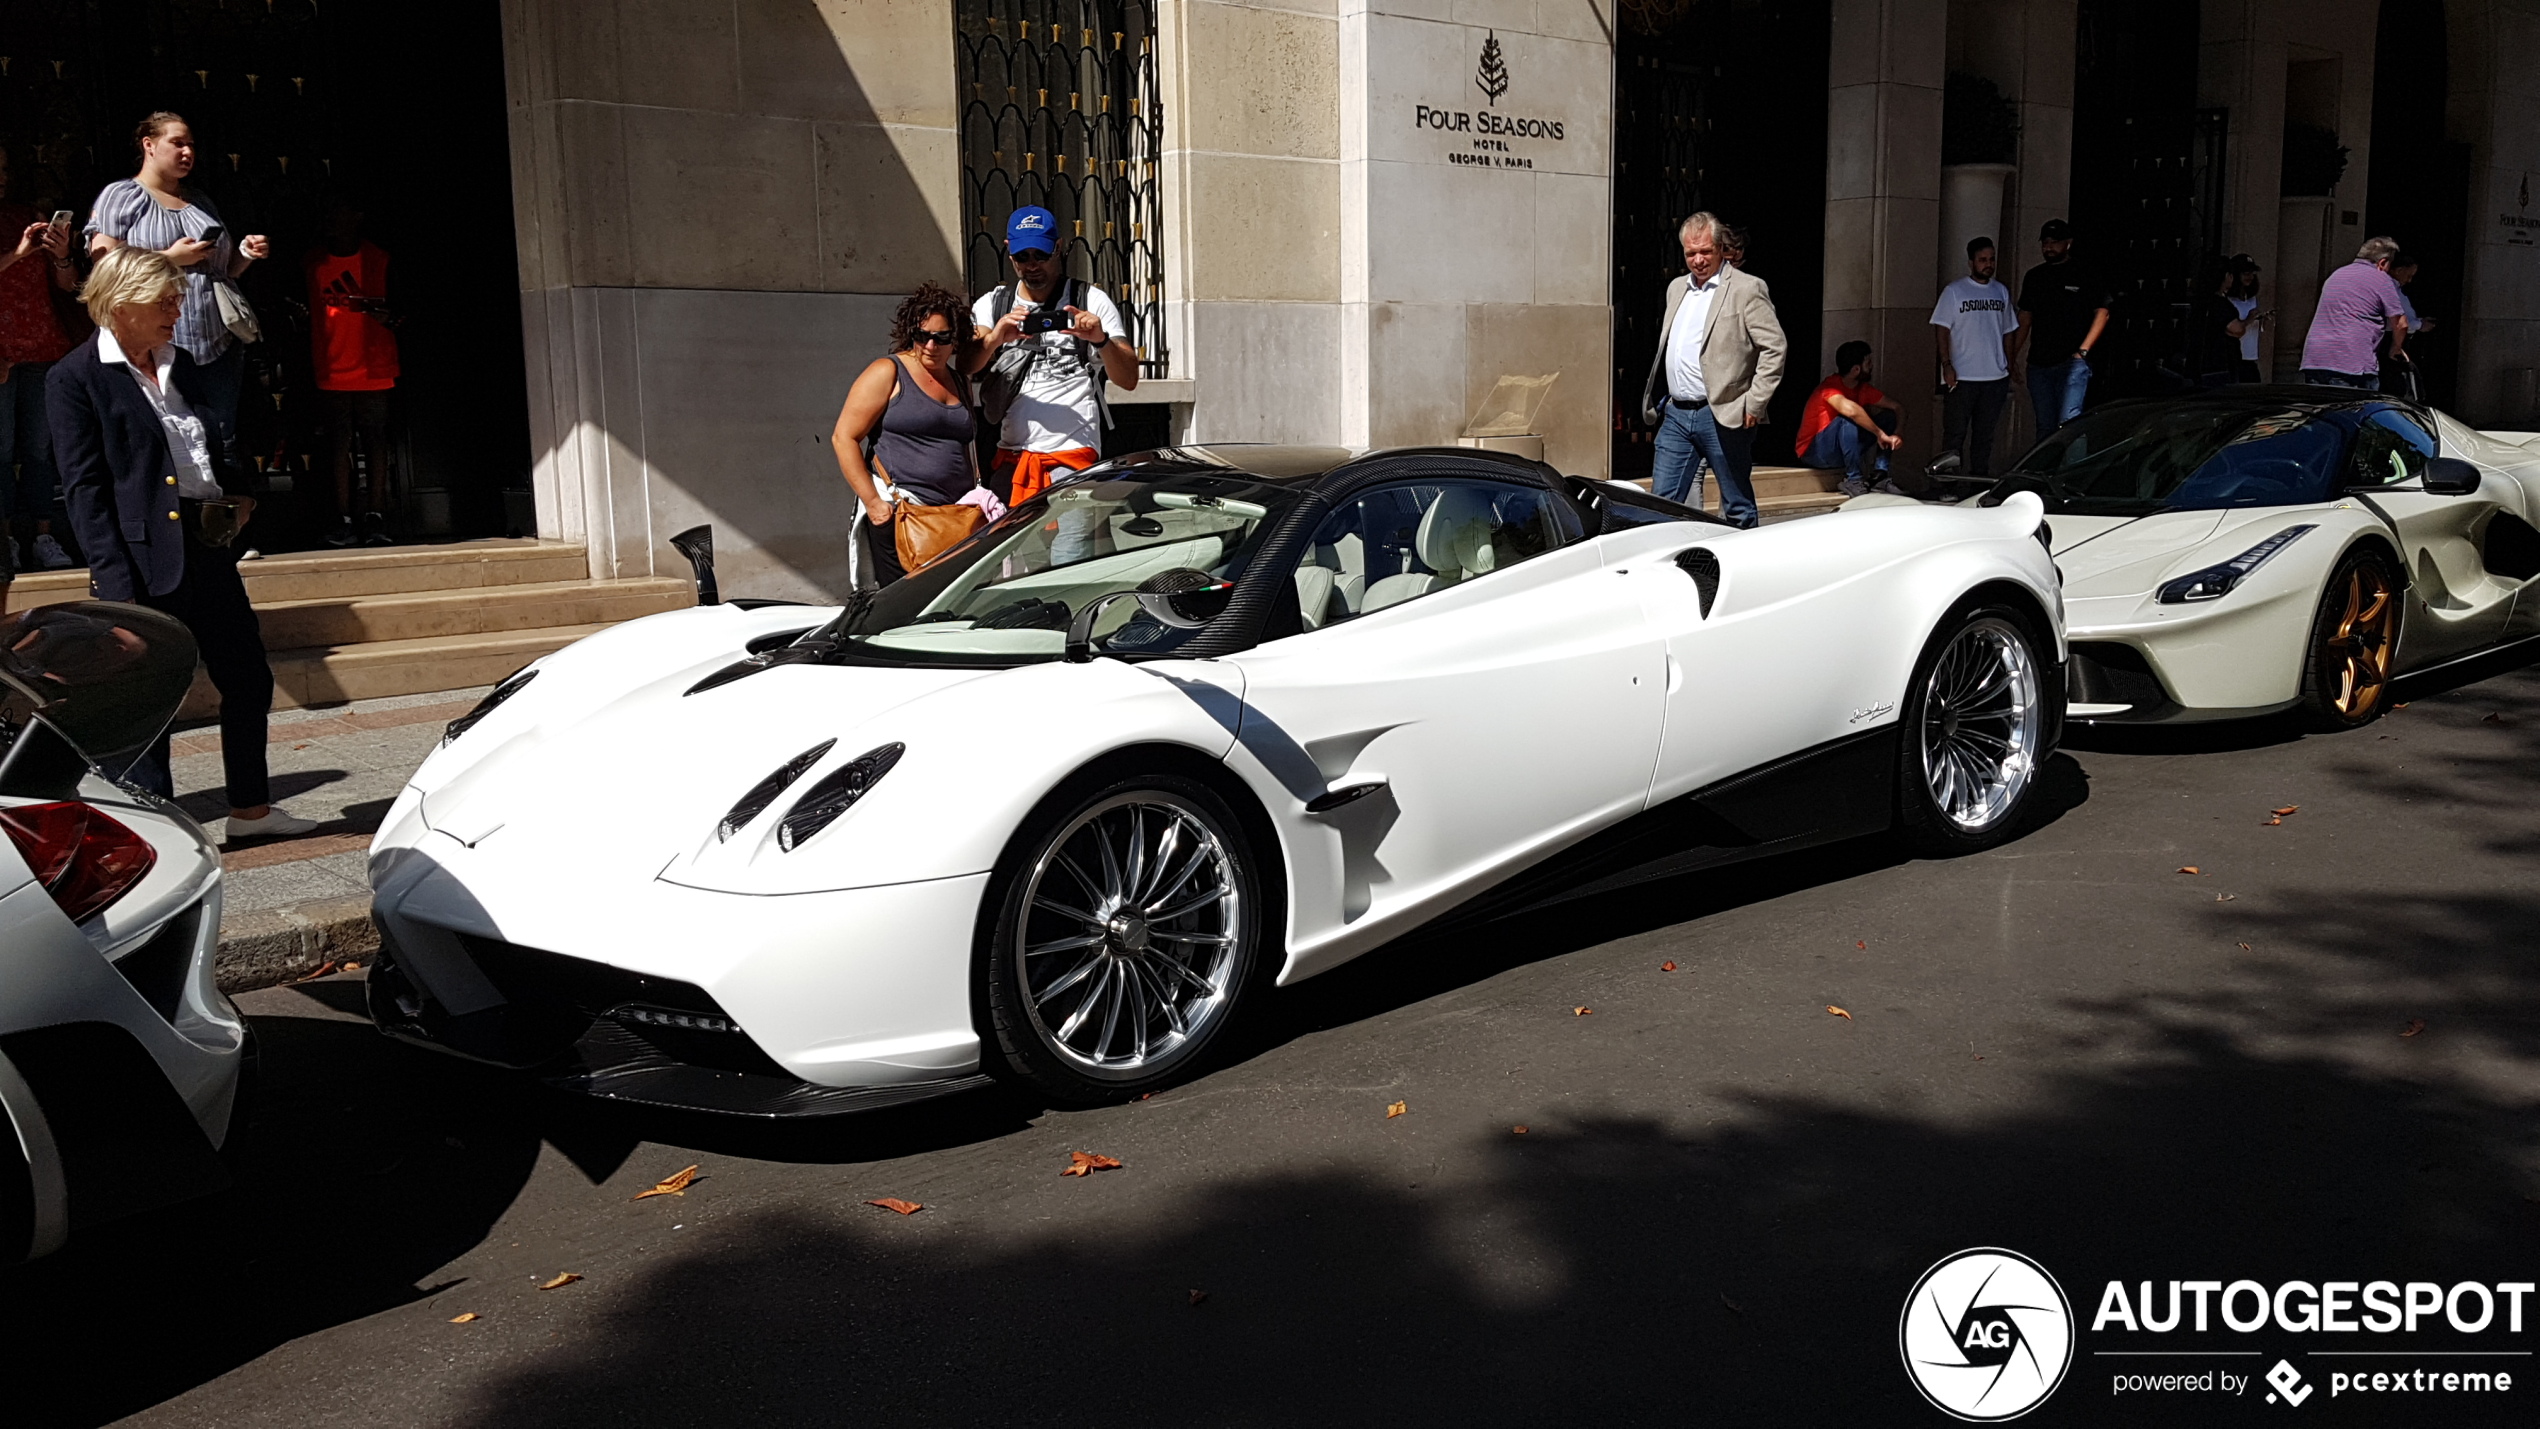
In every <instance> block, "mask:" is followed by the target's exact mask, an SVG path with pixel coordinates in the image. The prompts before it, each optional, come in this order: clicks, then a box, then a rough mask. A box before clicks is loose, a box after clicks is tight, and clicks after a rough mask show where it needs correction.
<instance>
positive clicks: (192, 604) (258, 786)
mask: <svg viewBox="0 0 2540 1429" xmlns="http://www.w3.org/2000/svg"><path fill="white" fill-rule="evenodd" d="M140 603H141V604H143V605H146V606H148V607H150V608H151V609H152V610H156V611H160V612H162V613H164V614H167V615H172V616H175V617H176V618H177V619H178V620H179V621H180V622H182V623H183V624H184V626H185V628H186V629H187V630H188V631H189V632H191V633H192V634H193V636H194V643H195V645H196V646H197V647H198V648H199V649H200V651H201V655H202V660H203V668H204V669H205V670H206V671H208V672H209V673H210V674H211V677H212V688H214V689H216V690H218V691H220V757H221V771H222V773H223V774H225V775H226V776H227V777H228V780H229V806H230V807H231V808H233V809H252V808H255V807H257V806H258V805H260V804H269V803H272V802H273V791H272V789H271V788H270V787H268V785H267V783H266V779H265V716H266V715H267V714H268V713H270V712H271V711H272V709H273V667H272V666H271V665H269V664H267V663H266V662H265V637H264V631H263V630H262V629H261V628H260V627H259V626H258V625H257V624H256V610H255V607H254V606H251V605H249V604H248V603H247V586H246V583H245V582H244V581H241V580H240V579H239V578H238V548H237V547H234V546H233V547H229V548H226V549H223V548H219V547H213V546H203V545H197V544H195V543H194V542H192V541H188V542H186V545H185V578H184V579H183V580H181V581H179V582H177V587H176V589H174V590H172V591H169V592H168V593H167V594H166V595H150V596H143V597H142V598H141V601H140ZM127 777H128V778H130V779H131V780H132V782H133V783H135V784H137V785H139V786H141V787H142V788H144V789H147V790H149V791H150V792H151V793H154V794H157V795H159V796H160V797H161V798H166V799H173V798H175V797H176V786H175V779H174V776H173V774H172V772H171V771H170V770H169V768H168V736H167V735H166V734H164V733H162V734H161V735H160V736H159V738H158V742H157V743H155V744H153V745H151V746H150V749H149V752H147V753H145V754H143V755H142V756H141V757H140V758H139V759H136V760H134V761H133V763H132V769H131V772H130V774H129V775H128V776H127Z"/></svg>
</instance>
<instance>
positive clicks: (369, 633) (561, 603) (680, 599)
mask: <svg viewBox="0 0 2540 1429" xmlns="http://www.w3.org/2000/svg"><path fill="white" fill-rule="evenodd" d="M695 601H696V583H695V582H694V581H691V580H689V579H688V578H687V577H685V576H680V577H668V576H662V577H653V578H648V579H638V580H622V581H586V580H572V581H540V582H536V583H532V584H526V585H496V586H482V587H477V588H475V589H467V590H426V591H413V592H399V593H396V594H390V595H352V596H343V595H332V596H322V597H319V598H317V599H314V600H280V601H264V602H259V603H258V604H257V607H256V614H257V618H258V620H259V621H260V622H261V623H262V625H263V627H264V635H265V645H266V648H268V649H272V650H298V649H306V648H310V647H314V646H322V645H324V646H340V645H358V644H362V643H364V642H369V641H382V640H420V639H428V638H431V637H435V636H445V635H448V636H457V635H489V634H495V633H499V632H504V631H518V630H539V629H544V628H547V627H550V626H565V625H610V624H615V623H616V622H618V621H621V620H633V619H635V618H636V617H637V616H643V615H653V614H657V613H659V612H661V611H665V610H684V609H686V608H687V607H688V606H690V605H692V604H694V603H695ZM464 683H465V682H462V685H463V684H464ZM460 687H461V686H443V687H439V688H460ZM400 693H405V694H417V693H421V691H411V690H410V691H401V692H400Z"/></svg>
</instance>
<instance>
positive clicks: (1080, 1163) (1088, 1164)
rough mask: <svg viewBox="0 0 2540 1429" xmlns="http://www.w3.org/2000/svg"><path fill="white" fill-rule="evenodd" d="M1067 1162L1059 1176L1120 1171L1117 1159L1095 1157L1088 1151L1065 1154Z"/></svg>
mask: <svg viewBox="0 0 2540 1429" xmlns="http://www.w3.org/2000/svg"><path fill="white" fill-rule="evenodd" d="M1067 1161H1068V1164H1067V1169H1066V1170H1064V1171H1061V1172H1059V1173H1058V1174H1059V1175H1061V1176H1091V1175H1092V1174H1094V1173H1095V1172H1097V1171H1117V1170H1119V1169H1120V1160H1119V1158H1118V1157H1113V1156H1096V1155H1095V1154H1094V1153H1092V1152H1090V1151H1070V1152H1068V1153H1067Z"/></svg>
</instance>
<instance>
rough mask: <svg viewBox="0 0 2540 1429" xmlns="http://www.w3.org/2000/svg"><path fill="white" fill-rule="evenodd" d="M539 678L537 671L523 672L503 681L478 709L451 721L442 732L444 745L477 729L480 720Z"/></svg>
mask: <svg viewBox="0 0 2540 1429" xmlns="http://www.w3.org/2000/svg"><path fill="white" fill-rule="evenodd" d="M537 678H538V672H537V671H536V670H523V671H521V672H520V673H518V674H516V675H514V676H512V677H511V678H510V679H508V680H505V681H503V682H502V683H501V684H499V685H496V686H495V687H494V688H493V689H491V690H489V691H487V692H486V695H485V698H483V699H481V700H478V701H477V702H476V708H474V709H472V710H469V711H468V712H467V713H466V714H463V715H460V716H459V717H458V718H457V719H454V720H452V721H450V722H449V724H448V725H446V726H445V727H443V729H442V731H441V742H442V743H443V744H448V743H449V742H450V741H451V740H454V739H456V738H458V737H459V736H460V735H463V734H465V733H467V732H468V731H469V730H471V729H474V728H476V722H477V721H478V720H481V719H483V718H485V717H486V716H487V715H489V714H492V713H493V712H494V711H495V710H496V709H498V708H500V707H501V705H502V703H503V701H505V700H508V699H510V698H511V697H512V696H514V695H516V694H519V693H520V692H521V691H523V690H525V689H528V688H529V682H530V681H532V680H534V679H537Z"/></svg>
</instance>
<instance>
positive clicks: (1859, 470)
mask: <svg viewBox="0 0 2540 1429" xmlns="http://www.w3.org/2000/svg"><path fill="white" fill-rule="evenodd" d="M1870 420H1871V421H1873V422H1876V423H1878V424H1879V430H1880V431H1882V432H1885V433H1887V434H1888V435H1890V436H1894V435H1895V434H1896V414H1895V413H1894V412H1882V411H1879V410H1877V409H1876V408H1872V409H1871V411H1870ZM1799 464H1800V465H1801V466H1816V467H1837V466H1839V467H1841V468H1843V474H1844V478H1845V485H1847V486H1849V485H1850V484H1851V483H1853V482H1856V481H1857V482H1860V483H1862V484H1863V486H1865V487H1866V486H1867V485H1868V484H1869V483H1871V482H1873V481H1876V480H1878V479H1879V478H1880V477H1883V476H1885V475H1887V450H1886V448H1884V447H1881V446H1880V445H1879V444H1878V443H1876V442H1874V441H1871V440H1870V434H1869V433H1867V432H1865V431H1862V430H1861V428H1860V427H1859V425H1858V424H1856V423H1854V422H1853V421H1852V419H1851V418H1849V417H1837V418H1835V419H1834V420H1833V421H1831V422H1828V423H1826V425H1825V429H1824V430H1823V431H1820V432H1819V433H1817V435H1816V436H1815V437H1813V438H1811V439H1810V440H1809V442H1808V450H1806V451H1805V452H1802V453H1800V456H1799ZM1855 494H1856V495H1857V494H1858V493H1855Z"/></svg>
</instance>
